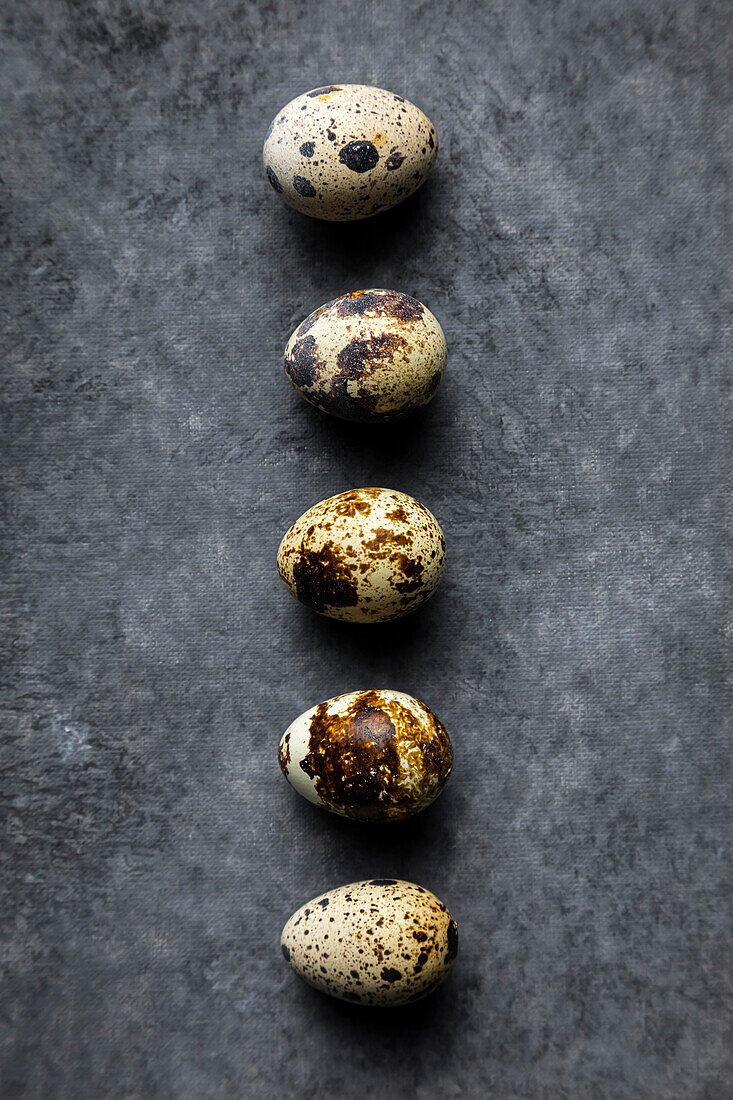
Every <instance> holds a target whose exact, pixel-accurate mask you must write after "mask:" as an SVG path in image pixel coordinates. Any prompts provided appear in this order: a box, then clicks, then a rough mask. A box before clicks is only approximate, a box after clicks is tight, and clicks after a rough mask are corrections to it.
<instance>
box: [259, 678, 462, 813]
mask: <svg viewBox="0 0 733 1100" xmlns="http://www.w3.org/2000/svg"><path fill="white" fill-rule="evenodd" d="M278 757H279V760H280V767H281V768H282V771H283V774H284V775H285V777H286V778H287V779H288V781H289V782H290V783H291V784H292V786H293V787H294V788H295V790H296V791H298V793H299V794H302V795H303V797H304V798H307V799H308V801H309V802H313V803H315V804H316V805H318V806H322V807H323V808H324V809H326V810H330V811H332V812H333V813H336V814H340V815H341V816H342V817H350V818H352V819H354V820H357V821H398V820H401V819H402V818H405V817H410V816H411V815H412V814H415V813H419V812H420V810H424V809H425V808H426V806H429V805H430V803H431V802H433V801H434V799H436V798H437V797H438V795H439V794H440V792H441V790H442V789H443V786H444V784H445V782H446V780H447V778H448V776H449V774H450V769H451V764H452V760H453V752H452V748H451V743H450V738H449V737H448V734H447V732H446V729H445V727H444V726H443V724H442V722H441V721H440V719H439V718H438V717H437V716H436V715H435V714H434V713H433V712H432V710H430V708H429V707H427V706H425V704H424V703H421V702H420V701H419V700H418V699H414V698H413V697H412V696H411V695H406V694H405V693H404V692H401V691H389V690H372V691H352V692H349V693H348V694H347V695H337V696H336V697H335V698H334V699H328V700H327V701H326V702H325V703H319V704H318V706H315V707H311V709H310V710H307V711H305V713H304V714H301V715H300V717H298V718H296V719H295V721H294V722H292V723H291V725H290V726H289V727H288V729H287V730H286V731H285V733H284V734H283V736H282V739H281V741H280V747H279V751H278Z"/></svg>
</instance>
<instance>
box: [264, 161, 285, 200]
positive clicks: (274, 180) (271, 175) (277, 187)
mask: <svg viewBox="0 0 733 1100" xmlns="http://www.w3.org/2000/svg"><path fill="white" fill-rule="evenodd" d="M267 178H268V180H269V181H270V186H271V187H273V188H274V189H275V190H276V191H277V193H278V195H281V194H282V189H283V185H282V184H281V183H280V180H279V179H278V178H277V176H276V175H275V173H274V172H273V170H272V168H270V166H269V164H268V166H267Z"/></svg>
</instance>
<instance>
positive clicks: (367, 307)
mask: <svg viewBox="0 0 733 1100" xmlns="http://www.w3.org/2000/svg"><path fill="white" fill-rule="evenodd" d="M447 358H448V350H447V348H446V344H445V336H444V335H443V330H442V328H441V327H440V325H439V324H438V321H437V320H436V319H435V317H434V316H433V314H432V313H431V312H430V310H429V309H426V307H425V306H424V305H423V304H422V303H421V302H419V301H418V300H417V299H416V298H412V297H411V296H410V295H409V294H403V293H401V292H400V291H397V290H355V291H352V292H351V293H350V294H344V295H342V296H341V297H340V298H335V299H334V300H333V301H332V302H326V304H325V305H322V306H319V307H318V309H316V310H314V311H313V313H311V314H310V315H309V316H308V317H306V319H305V320H304V321H302V322H301V324H300V325H299V326H298V328H297V329H296V330H295V332H294V333H293V334H292V336H291V337H290V339H289V340H288V343H287V346H286V348H285V373H286V374H287V376H288V378H289V379H290V381H291V382H292V384H293V386H295V388H296V390H298V392H299V393H300V394H301V395H302V396H303V397H304V398H305V399H306V401H309V402H310V404H311V405H315V406H316V408H318V409H321V411H322V412H326V413H331V414H332V415H333V416H338V417H341V418H342V419H344V420H358V421H363V422H369V421H371V422H385V421H389V420H395V419H397V418H399V417H402V416H405V415H407V414H408V413H411V412H414V411H415V410H416V409H419V408H421V407H423V406H424V405H427V403H428V402H429V401H431V400H432V398H433V396H434V394H435V392H436V390H437V389H438V386H439V385H440V383H441V381H442V379H443V373H444V371H445V365H446V360H447Z"/></svg>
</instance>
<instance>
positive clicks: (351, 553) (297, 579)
mask: <svg viewBox="0 0 733 1100" xmlns="http://www.w3.org/2000/svg"><path fill="white" fill-rule="evenodd" d="M277 567H278V571H279V573H280V577H281V579H282V581H283V583H284V584H285V586H286V587H287V588H288V589H289V590H290V592H291V593H292V595H293V596H295V598H296V599H298V600H300V601H301V602H302V603H304V604H306V605H307V606H308V607H311V608H313V610H314V611H318V612H319V613H320V614H322V615H327V616H328V617H329V618H331V619H343V620H346V621H349V622H357V623H369V622H371V623H378V622H384V621H386V620H387V619H396V618H399V617H400V616H401V615H407V614H408V613H409V612H410V611H414V609H415V608H416V607H418V606H419V605H420V604H421V603H423V602H424V601H425V600H427V599H428V597H429V596H432V594H433V592H434V591H435V589H436V588H437V587H438V583H439V581H440V578H441V576H442V574H443V569H444V568H445V539H444V538H443V532H442V531H441V529H440V527H439V525H438V521H437V520H436V519H435V516H433V515H432V513H431V512H429V511H428V510H427V508H426V507H425V506H424V505H423V504H419V503H418V502H417V501H416V500H413V498H412V497H409V496H407V494H406V493H398V492H397V491H396V490H394V489H374V488H371V489H350V490H349V491H348V492H346V493H339V494H338V496H335V497H329V498H328V500H322V501H321V502H320V503H319V504H315V505H314V506H313V507H312V508H309V509H308V511H307V512H305V513H304V514H303V515H302V516H301V517H300V519H298V520H296V521H295V523H294V524H293V526H292V527H291V528H290V530H289V531H287V532H286V534H285V536H284V538H283V540H282V542H281V543H280V549H279V550H278V552H277Z"/></svg>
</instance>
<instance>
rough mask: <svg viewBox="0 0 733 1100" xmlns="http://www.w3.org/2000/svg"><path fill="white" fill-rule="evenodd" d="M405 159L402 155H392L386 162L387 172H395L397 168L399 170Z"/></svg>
mask: <svg viewBox="0 0 733 1100" xmlns="http://www.w3.org/2000/svg"><path fill="white" fill-rule="evenodd" d="M404 159H405V158H404V157H403V156H402V154H401V153H390V155H389V156H388V157H387V160H386V162H385V163H386V166H387V171H388V172H394V170H395V168H399V166H400V165H401V164H402V162H403V161H404Z"/></svg>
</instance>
